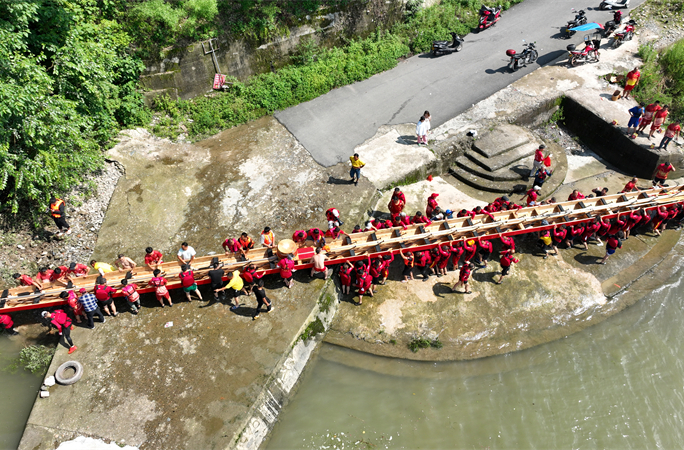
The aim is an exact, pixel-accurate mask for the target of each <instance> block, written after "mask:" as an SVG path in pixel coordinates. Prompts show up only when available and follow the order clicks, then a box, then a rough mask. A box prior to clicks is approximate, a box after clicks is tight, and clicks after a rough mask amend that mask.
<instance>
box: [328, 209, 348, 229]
mask: <svg viewBox="0 0 684 450" xmlns="http://www.w3.org/2000/svg"><path fill="white" fill-rule="evenodd" d="M325 220H327V221H328V228H332V227H335V226H337V227H341V226H342V225H344V222H342V219H340V211H339V210H338V209H337V208H328V210H327V211H326V212H325Z"/></svg>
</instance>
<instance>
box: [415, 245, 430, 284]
mask: <svg viewBox="0 0 684 450" xmlns="http://www.w3.org/2000/svg"><path fill="white" fill-rule="evenodd" d="M413 257H414V258H415V259H414V260H415V262H416V268H417V269H418V270H419V271H420V273H421V274H422V275H423V281H427V280H428V278H429V277H430V267H429V265H430V262H431V259H430V254H429V253H428V252H415V253H414V254H413Z"/></svg>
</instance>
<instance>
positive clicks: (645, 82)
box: [634, 39, 684, 120]
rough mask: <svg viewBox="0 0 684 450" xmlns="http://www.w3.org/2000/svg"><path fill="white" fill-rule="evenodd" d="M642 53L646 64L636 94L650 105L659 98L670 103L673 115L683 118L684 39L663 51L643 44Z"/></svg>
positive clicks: (671, 116)
mask: <svg viewBox="0 0 684 450" xmlns="http://www.w3.org/2000/svg"><path fill="white" fill-rule="evenodd" d="M639 56H640V57H641V58H642V59H643V60H644V65H643V67H642V68H641V79H640V80H639V84H638V85H637V87H636V88H634V97H635V98H636V99H637V100H638V101H640V102H644V103H647V104H648V103H652V102H654V101H656V100H660V102H661V104H664V105H670V118H673V119H675V118H676V119H679V120H684V39H683V40H680V41H677V42H675V43H674V44H672V45H671V46H669V47H667V48H665V49H663V50H661V51H656V50H655V49H654V48H653V47H652V46H650V45H642V46H641V47H640V48H639Z"/></svg>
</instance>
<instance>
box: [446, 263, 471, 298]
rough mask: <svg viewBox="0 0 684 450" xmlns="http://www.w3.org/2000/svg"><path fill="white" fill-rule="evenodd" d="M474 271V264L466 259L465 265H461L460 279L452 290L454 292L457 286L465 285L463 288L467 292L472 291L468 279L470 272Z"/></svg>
mask: <svg viewBox="0 0 684 450" xmlns="http://www.w3.org/2000/svg"><path fill="white" fill-rule="evenodd" d="M471 271H472V265H471V264H470V262H468V261H466V262H464V263H463V266H462V267H461V270H460V272H459V273H458V281H457V282H456V284H454V285H453V287H452V288H451V290H452V291H453V292H456V288H457V287H459V286H463V289H464V290H465V292H464V293H465V294H470V293H472V291H471V290H470V289H469V284H468V281H469V280H470V273H471Z"/></svg>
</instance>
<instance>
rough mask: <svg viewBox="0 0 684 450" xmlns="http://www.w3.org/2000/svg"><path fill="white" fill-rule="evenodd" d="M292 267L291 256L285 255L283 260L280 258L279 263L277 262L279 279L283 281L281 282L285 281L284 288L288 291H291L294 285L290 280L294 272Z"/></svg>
mask: <svg viewBox="0 0 684 450" xmlns="http://www.w3.org/2000/svg"><path fill="white" fill-rule="evenodd" d="M294 266H295V263H294V261H293V260H292V255H287V256H286V257H285V258H282V259H281V260H280V261H278V268H279V269H280V277H281V278H282V279H283V281H285V286H287V288H288V289H291V288H292V285H293V284H294V280H293V279H292V277H293V275H292V274H293V273H294V272H296V270H295V268H294Z"/></svg>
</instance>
